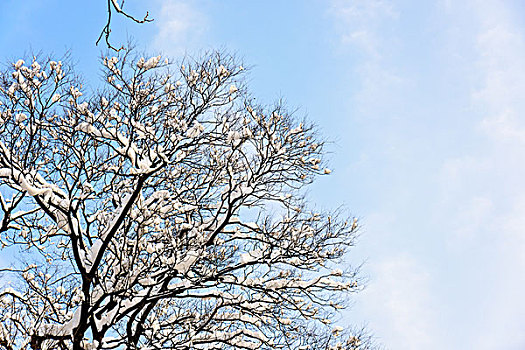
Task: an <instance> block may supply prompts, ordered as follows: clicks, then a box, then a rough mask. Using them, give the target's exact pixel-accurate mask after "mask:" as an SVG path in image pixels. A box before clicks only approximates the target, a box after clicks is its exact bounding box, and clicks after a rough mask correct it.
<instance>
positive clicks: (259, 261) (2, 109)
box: [0, 50, 370, 350]
mask: <svg viewBox="0 0 525 350" xmlns="http://www.w3.org/2000/svg"><path fill="white" fill-rule="evenodd" d="M26 60H27V59H26ZM102 64H103V70H102V71H103V76H104V79H105V80H104V86H103V88H102V89H100V90H98V91H95V92H89V91H88V90H87V89H86V88H85V86H84V85H83V84H82V81H81V80H80V78H79V77H78V76H76V75H75V74H74V71H73V68H72V67H71V66H70V65H68V64H67V60H65V61H64V62H62V61H53V60H51V59H42V58H36V57H35V58H32V59H29V60H27V63H26V62H25V61H24V60H19V61H18V62H16V63H14V64H13V65H12V67H10V68H9V69H7V70H6V71H5V72H3V73H2V74H1V76H0V183H1V187H0V189H1V193H2V194H3V195H2V196H1V197H0V199H1V200H0V204H1V208H2V211H3V218H2V221H1V227H0V235H1V236H0V240H1V243H2V246H3V247H6V246H18V247H20V248H21V249H22V250H23V251H24V252H25V253H23V254H22V253H21V254H20V255H19V256H20V259H21V260H20V263H18V264H16V265H13V267H11V268H7V269H4V270H3V272H4V274H5V276H4V282H5V283H6V285H7V282H6V281H7V280H10V281H12V283H11V284H10V285H8V287H7V288H5V289H3V290H2V291H0V320H1V323H0V348H1V349H9V350H11V349H29V348H32V349H124V348H126V349H160V348H169V349H256V348H262V349H368V348H369V347H370V344H369V343H368V342H367V341H366V339H365V338H366V337H361V336H360V333H359V332H358V333H357V334H349V333H348V334H347V330H345V329H343V328H342V327H338V326H333V325H331V324H330V323H331V322H332V321H333V320H334V317H336V316H337V310H338V309H340V308H342V307H344V306H345V300H346V295H347V293H348V292H354V291H357V290H358V289H359V288H360V286H359V280H358V278H357V275H356V270H355V269H347V270H346V271H342V270H340V269H337V264H338V263H339V262H340V260H341V258H342V257H343V255H344V254H345V252H346V251H347V249H348V248H349V247H350V246H352V245H353V243H354V239H355V234H356V230H357V221H356V220H355V219H353V218H351V219H347V218H343V217H342V214H341V212H340V211H339V212H333V213H330V212H315V211H312V210H311V209H309V207H308V203H307V201H306V200H305V198H304V189H305V186H306V185H308V184H310V183H311V182H312V181H313V179H314V178H315V177H317V176H319V175H323V174H329V173H330V170H328V169H325V168H324V161H323V160H322V156H323V142H322V141H320V140H319V137H318V136H317V135H316V133H315V128H314V126H313V125H311V124H307V123H306V122H305V121H302V122H300V121H298V120H297V119H296V118H295V117H294V116H293V115H292V114H290V113H289V112H288V111H287V110H286V109H285V107H284V106H283V105H282V104H281V103H278V104H276V105H275V106H272V107H263V106H258V105H255V104H254V103H253V98H251V96H250V95H249V94H248V93H247V88H246V85H245V83H244V82H243V75H244V68H243V67H242V66H240V65H238V64H237V63H236V62H235V59H234V58H233V57H232V56H229V55H226V54H223V53H218V52H214V53H211V54H208V55H206V56H205V57H203V58H202V60H192V59H186V60H184V61H183V62H182V64H181V65H180V66H178V68H177V69H174V68H173V67H175V65H174V64H172V63H171V62H168V60H163V59H162V58H161V56H156V57H151V58H148V59H144V58H141V57H138V56H136V55H135V54H134V53H133V52H132V51H130V50H123V51H121V52H119V53H118V55H117V56H116V57H111V58H110V57H106V58H103V59H102Z"/></svg>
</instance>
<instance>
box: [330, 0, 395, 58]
mask: <svg viewBox="0 0 525 350" xmlns="http://www.w3.org/2000/svg"><path fill="white" fill-rule="evenodd" d="M329 14H330V15H331V16H332V17H333V18H334V20H335V25H336V28H337V31H338V32H339V35H340V42H341V44H343V45H357V46H358V47H359V48H360V49H361V50H362V51H363V52H364V53H366V55H368V58H372V57H373V58H379V57H380V56H381V53H380V50H381V48H380V47H381V35H379V31H378V29H379V28H380V27H381V24H382V23H384V22H385V21H386V20H388V19H394V18H397V17H398V13H397V12H396V10H395V9H394V6H393V5H392V3H391V2H390V1H386V0H358V1H352V0H332V2H331V6H330V9H329Z"/></svg>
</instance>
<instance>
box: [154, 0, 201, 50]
mask: <svg viewBox="0 0 525 350" xmlns="http://www.w3.org/2000/svg"><path fill="white" fill-rule="evenodd" d="M159 5H160V6H161V9H160V11H159V15H158V17H157V18H155V25H156V26H157V28H158V32H157V34H156V35H155V37H154V39H153V43H152V45H153V47H154V48H155V49H158V50H161V51H163V52H164V53H166V54H168V55H170V56H180V55H182V54H184V53H185V52H186V51H188V50H193V49H196V48H197V47H198V44H199V42H200V40H201V39H202V37H203V35H204V33H205V32H206V30H207V27H208V20H207V18H206V15H205V14H204V13H202V12H201V11H199V10H198V9H197V8H196V7H195V6H194V2H191V1H187V0H162V1H161V3H160V4H159Z"/></svg>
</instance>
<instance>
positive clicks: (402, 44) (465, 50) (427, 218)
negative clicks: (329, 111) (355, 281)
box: [331, 0, 525, 350]
mask: <svg viewBox="0 0 525 350" xmlns="http://www.w3.org/2000/svg"><path fill="white" fill-rule="evenodd" d="M511 6H512V4H511V3H510V2H501V1H481V0H480V1H470V2H455V1H444V2H442V3H441V4H438V5H436V6H428V5H425V2H421V3H419V4H418V5H415V3H413V4H407V3H403V2H399V1H392V2H386V1H374V2H369V4H367V2H359V1H343V0H334V1H333V2H332V9H331V14H332V15H333V18H334V20H335V21H336V27H337V30H336V32H337V33H339V35H340V44H344V45H346V49H347V50H349V51H351V54H353V55H356V54H357V55H360V59H359V60H357V67H358V68H357V71H358V77H359V80H357V81H352V82H349V84H352V85H356V84H357V85H359V86H360V89H358V91H357V92H354V93H353V95H352V101H354V102H355V104H356V105H357V107H356V106H352V110H353V111H355V115H353V116H352V122H353V123H355V122H356V121H359V122H360V123H363V125H364V126H359V125H358V127H360V131H362V133H361V135H362V136H361V137H362V139H364V140H373V141H372V142H370V141H369V142H368V143H367V144H365V146H364V147H367V148H366V153H367V155H368V157H367V159H368V163H369V166H368V167H367V168H366V169H365V170H366V171H368V173H367V174H365V175H363V178H364V179H366V181H368V182H369V183H371V184H372V186H369V187H370V188H369V190H370V196H369V199H368V201H369V203H370V204H369V205H370V207H371V208H373V210H374V211H376V212H377V213H376V215H374V216H372V215H370V214H371V213H364V217H365V220H364V221H365V222H368V228H369V229H368V234H367V235H368V236H371V235H374V237H372V238H367V241H370V242H372V241H374V240H375V242H373V243H369V244H370V246H373V247H374V248H373V249H375V251H373V254H375V255H372V256H370V257H369V259H368V260H369V261H370V263H369V266H368V267H365V269H366V270H368V271H370V274H371V276H372V277H371V280H372V281H371V283H370V287H369V289H368V290H367V291H365V293H364V294H363V296H361V297H360V298H359V300H362V301H361V303H362V305H361V306H359V305H357V309H359V310H362V313H363V318H365V319H369V320H370V328H371V329H372V330H374V331H375V332H376V334H377V336H378V337H380V339H381V340H382V341H383V342H384V343H385V345H386V346H387V347H388V348H391V349H412V348H413V349H442V348H446V349H465V348H472V349H487V350H488V349H497V348H504V349H516V350H517V349H523V348H524V347H525V330H524V328H523V326H522V324H523V322H522V320H523V316H524V315H525V301H524V300H523V298H522V295H523V294H524V293H525V274H523V271H525V258H524V256H525V255H524V254H523V251H524V249H525V219H523V218H524V217H525V215H524V213H525V182H524V181H523V174H525V99H524V98H523V96H524V95H525V61H524V60H523V57H525V30H524V28H523V27H522V26H520V25H519V23H516V22H515V20H514V17H513V15H512V11H513V10H512V8H511ZM431 11H434V12H431ZM416 17H417V19H416ZM414 30H418V31H419V32H414ZM396 50H397V51H396ZM349 69H354V67H350V68H349ZM436 101H437V102H436ZM414 111H416V112H414ZM418 111H419V112H423V113H420V114H418ZM394 116H398V119H396V118H394ZM425 151H427V152H425ZM403 167H404V169H403ZM414 174H417V175H414ZM407 179H410V180H407ZM357 181H360V179H357ZM384 184H387V185H384ZM378 188H379V189H380V190H378ZM383 189H384V191H381V190H383ZM374 191H375V192H374ZM422 192H423V193H422ZM374 197H375V198H374ZM403 197H404V198H408V200H405V201H403V200H400V198H403ZM385 203H388V204H385ZM407 213H408V214H407ZM381 218H392V220H391V222H388V224H385V225H382V224H381V221H378V222H374V220H375V221H377V220H381ZM407 220H411V222H409V223H407V222H406V221H407ZM386 232H387V233H386ZM381 245H382V247H381ZM361 248H363V247H361ZM369 248H370V247H369ZM394 249H398V251H394ZM392 256H394V258H392ZM429 262H432V263H433V264H434V265H431V263H429ZM445 342H446V343H445Z"/></svg>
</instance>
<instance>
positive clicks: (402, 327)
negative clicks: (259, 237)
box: [0, 0, 525, 350]
mask: <svg viewBox="0 0 525 350" xmlns="http://www.w3.org/2000/svg"><path fill="white" fill-rule="evenodd" d="M104 3H105V2H104V1H66V0H48V1H45V2H44V1H41V0H25V1H23V2H22V1H17V0H3V1H1V2H0V52H1V53H2V54H1V55H0V61H2V62H9V61H12V60H15V59H17V58H18V57H19V56H22V55H24V53H27V52H38V51H41V52H43V53H46V54H50V53H54V54H56V55H58V56H61V55H62V54H63V53H64V52H65V51H67V50H69V51H70V52H71V54H72V57H73V58H74V59H75V62H76V64H77V67H78V69H79V71H81V72H82V74H83V75H84V77H85V78H86V80H87V81H92V82H96V79H97V76H98V74H99V73H98V58H99V57H100V55H101V52H103V47H96V46H95V45H94V43H95V41H96V39H97V37H98V34H99V32H100V30H101V29H102V27H103V25H104V22H105V10H104ZM125 8H128V10H129V11H130V12H131V13H133V14H136V15H137V16H140V15H143V14H144V13H145V12H146V10H149V12H150V15H151V17H152V18H154V19H155V21H154V22H152V23H150V24H147V25H141V26H139V25H135V24H132V23H130V22H129V21H124V20H122V19H119V18H116V19H115V21H114V23H113V33H112V39H113V40H114V42H115V43H122V42H124V41H125V40H126V38H128V37H131V38H133V40H134V41H135V43H136V45H137V46H138V47H139V48H142V49H145V50H147V51H150V52H152V53H157V52H162V53H164V54H167V55H170V56H172V57H174V58H177V57H181V56H182V55H184V54H186V53H187V54H198V53H199V52H202V51H205V50H210V49H216V48H219V49H224V50H227V51H230V52H234V53H236V54H237V56H239V57H241V58H243V60H244V62H245V65H246V66H250V67H252V68H251V72H250V75H249V85H250V87H251V90H252V91H253V93H254V95H256V96H257V97H258V100H259V101H260V102H263V103H271V102H272V101H273V100H275V99H278V98H284V99H285V100H286V102H287V104H288V105H289V106H290V107H291V108H298V113H302V114H304V115H306V116H307V117H308V118H309V119H310V120H312V121H314V122H315V123H317V124H318V125H319V127H320V129H321V132H322V134H323V135H324V136H325V137H326V138H327V139H329V140H332V141H333V142H331V143H330V144H329V146H328V148H329V151H330V154H329V158H330V163H331V165H332V168H333V170H334V171H333V173H332V175H331V176H330V177H323V178H322V179H321V180H319V181H318V182H317V183H316V184H315V185H314V186H313V187H312V188H311V191H310V198H311V200H312V202H314V203H315V204H316V205H319V206H323V207H327V208H336V207H338V206H339V205H344V206H345V207H346V208H348V210H350V211H351V212H352V213H353V214H354V215H356V216H358V217H359V218H360V219H361V224H362V225H363V226H362V227H363V228H362V231H361V237H360V240H359V243H358V245H357V246H356V247H355V248H354V249H353V251H352V252H351V253H350V254H349V256H348V257H347V261H346V262H345V263H347V264H359V263H360V262H365V264H364V266H363V269H362V271H363V275H364V276H366V277H367V279H368V283H367V287H366V289H365V290H364V291H363V292H361V293H359V294H357V295H355V296H354V297H353V300H354V302H353V304H354V305H353V307H352V309H350V310H346V311H344V314H343V315H342V322H348V323H356V324H366V325H367V327H368V328H369V329H370V330H371V331H372V332H373V333H374V335H375V337H376V339H377V341H378V342H380V343H382V344H384V345H385V347H386V348H388V349H392V350H405V349H408V350H411V349H428V350H433V349H436V350H437V349H458V350H460V349H481V350H483V349H508V350H518V349H525V322H524V320H525V299H524V298H523V297H522V296H523V295H525V273H524V272H525V254H524V253H523V252H524V251H525V215H524V213H525V181H524V180H523V175H524V173H525V99H524V98H523V96H524V94H525V60H524V59H523V58H524V57H525V5H524V3H523V2H522V1H518V0H516V1H506V0H483V1H481V0H463V1H451V0H441V1H440V0H436V1H415V0H412V1H408V0H406V1H402V0H398V1H388V0H367V1H358V0H287V1H276V0H267V1H262V0H261V1H260V0H254V1H240V0H223V1H216V0H194V1H191V0H152V1H137V0H127V1H126V7H125Z"/></svg>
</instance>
